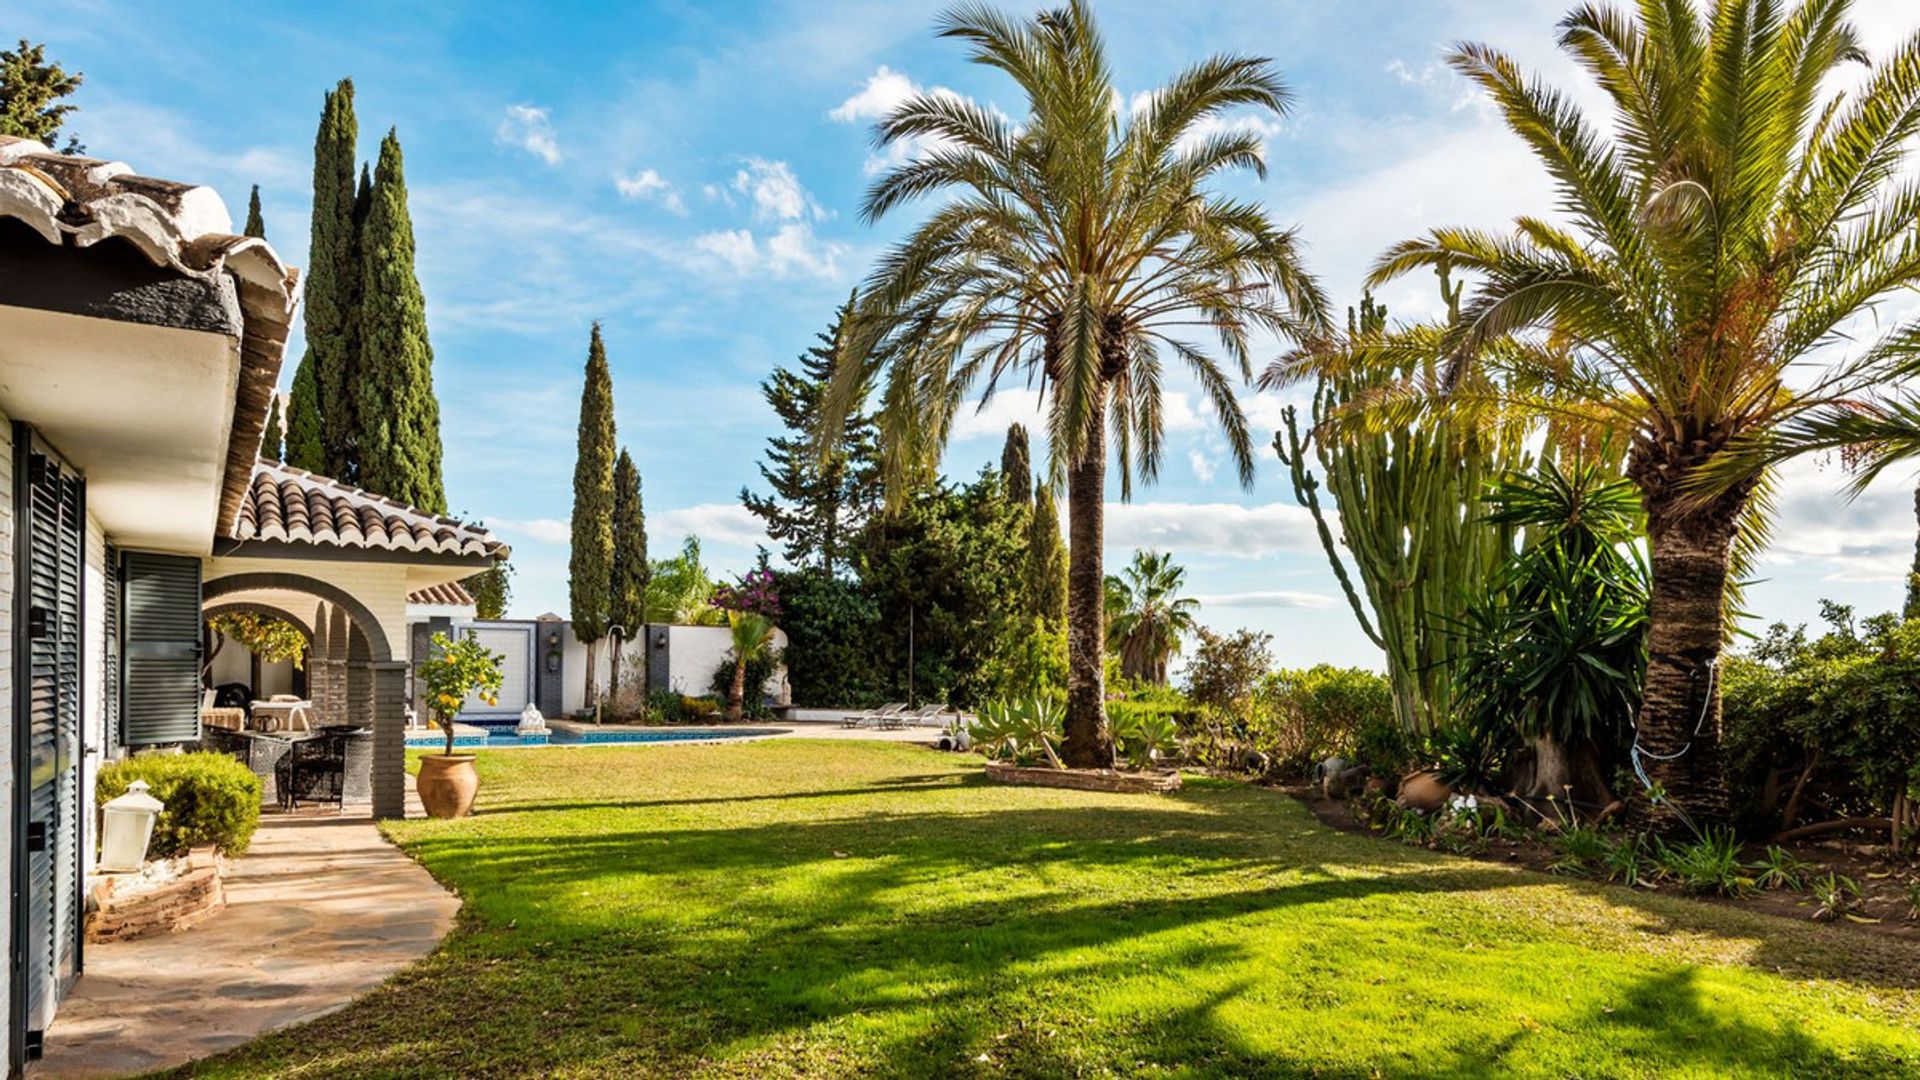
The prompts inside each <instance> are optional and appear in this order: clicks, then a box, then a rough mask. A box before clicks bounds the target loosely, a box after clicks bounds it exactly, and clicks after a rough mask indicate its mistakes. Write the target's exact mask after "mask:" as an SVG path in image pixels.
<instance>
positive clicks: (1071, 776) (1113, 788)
mask: <svg viewBox="0 0 1920 1080" xmlns="http://www.w3.org/2000/svg"><path fill="white" fill-rule="evenodd" d="M987 779H989V780H994V781H997V782H999V783H1002V784H1024V785H1027V786H1029V787H1056V788H1072V789H1074V790H1076V791H1106V792H1113V793H1116V794H1121V795H1165V794H1168V793H1170V792H1174V791H1179V790H1180V774H1179V773H1178V772H1177V771H1173V770H1167V771H1165V772H1137V773H1136V772H1120V771H1119V770H1117V769H1050V768H1043V767H1034V766H1025V765H1009V764H1007V763H1006V762H1004V761H989V762H987Z"/></svg>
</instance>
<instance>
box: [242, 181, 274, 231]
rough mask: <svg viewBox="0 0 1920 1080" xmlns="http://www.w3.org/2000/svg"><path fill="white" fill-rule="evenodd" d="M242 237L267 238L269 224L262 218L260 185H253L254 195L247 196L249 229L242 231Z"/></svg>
mask: <svg viewBox="0 0 1920 1080" xmlns="http://www.w3.org/2000/svg"><path fill="white" fill-rule="evenodd" d="M240 234H241V235H242V236H253V237H258V238H259V239H261V240H265V239H266V238H267V222H266V219H265V218H262V217H261V216H260V185H259V184H255V185H253V193H252V194H251V195H248V196H247V227H246V228H244V229H242V230H240Z"/></svg>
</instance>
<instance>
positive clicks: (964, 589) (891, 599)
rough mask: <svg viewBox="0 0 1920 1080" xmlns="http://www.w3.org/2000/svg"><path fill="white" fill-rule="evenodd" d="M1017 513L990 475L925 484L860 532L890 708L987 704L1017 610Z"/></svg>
mask: <svg viewBox="0 0 1920 1080" xmlns="http://www.w3.org/2000/svg"><path fill="white" fill-rule="evenodd" d="M1018 511H1019V508H1018V507H1017V506H1015V505H1014V504H1012V503H1010V502H1008V501H1007V498H1006V491H1005V488H1004V487H1003V485H1002V484H1001V482H1000V477H999V476H998V474H996V473H994V472H992V471H991V470H987V471H984V472H982V473H981V475H980V478H979V479H978V480H976V481H974V482H973V483H972V484H969V485H967V486H965V487H954V486H951V485H948V484H944V483H936V484H931V485H929V486H927V487H926V488H923V489H922V490H921V491H920V492H919V493H918V494H917V495H914V496H913V497H911V498H909V499H907V500H906V501H905V503H904V505H902V506H901V507H900V509H899V510H898V511H897V512H895V513H892V514H887V515H881V516H877V517H875V518H874V519H873V520H872V521H870V522H869V523H868V525H867V527H866V529H864V530H863V531H862V533H861V536H860V539H859V543H858V547H857V556H856V559H857V565H858V569H859V572H860V580H861V583H862V584H863V585H864V586H865V588H866V589H867V590H868V593H869V595H870V596H872V598H873V601H874V604H875V606H876V607H877V608H878V609H879V621H878V623H877V625H876V626H875V627H874V631H873V636H872V641H873V647H874V649H875V655H876V656H877V657H879V658H880V664H881V669H880V672H879V674H880V677H881V680H882V686H883V693H885V695H886V696H887V697H888V698H889V699H890V700H904V699H905V698H907V697H909V696H912V697H913V698H916V699H917V700H919V701H928V702H938V701H941V700H943V699H944V700H945V701H947V702H949V703H952V704H955V705H972V704H976V703H978V702H980V701H982V700H984V699H985V698H986V696H988V695H989V694H991V692H992V687H991V686H990V685H989V682H988V678H987V676H988V671H987V668H988V662H989V661H990V660H991V658H992V657H993V655H994V652H995V651H996V649H997V646H998V642H999V640H1000V638H1001V636H1002V635H1003V634H1004V633H1005V632H1006V631H1007V628H1008V626H1009V620H1010V619H1011V618H1012V617H1013V615H1014V613H1015V612H1016V611H1017V610H1018V607H1019V604H1018V599H1019V597H1018V593H1019V590H1020V588H1021V584H1020V582H1021V576H1020V568H1021V566H1022V565H1023V563H1024V560H1025V553H1026V536H1025V534H1024V531H1023V529H1022V526H1023V524H1024V521H1023V515H1022V514H1021V513H1019V512H1018ZM910 630H911V633H912V638H913V650H912V655H913V660H912V665H913V680H912V682H913V693H912V694H911V695H909V694H908V692H907V690H908V685H907V684H908V673H907V663H908V661H907V656H908V636H909V631H910Z"/></svg>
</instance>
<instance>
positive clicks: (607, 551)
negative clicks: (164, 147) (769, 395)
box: [567, 322, 614, 706]
mask: <svg viewBox="0 0 1920 1080" xmlns="http://www.w3.org/2000/svg"><path fill="white" fill-rule="evenodd" d="M613 445H614V433H613V374H612V372H610V371H609V370H608V369H607V349H606V346H605V344H603V343H602V342H601V340H600V324H599V323H597V322H596V323H594V324H593V337H592V340H591V341H590V343H589V344H588V346H587V378H586V385H585V387H583V388H582V389H581V391H580V450H579V456H578V457H577V458H576V459H575V460H574V465H573V550H572V552H571V553H570V554H569V556H568V558H567V599H568V604H569V610H570V612H571V615H572V619H573V633H574V636H575V637H577V638H579V639H580V640H581V641H582V642H584V643H585V644H586V646H587V687H586V690H587V696H586V701H587V704H588V705H589V706H592V705H593V704H594V703H596V702H597V701H598V700H599V695H598V694H597V693H596V680H595V672H594V660H595V651H596V647H597V646H598V644H599V641H600V639H601V638H603V637H605V636H607V619H608V610H609V608H610V607H611V604H610V600H611V597H610V596H609V595H608V593H609V591H610V590H611V588H612V585H613Z"/></svg>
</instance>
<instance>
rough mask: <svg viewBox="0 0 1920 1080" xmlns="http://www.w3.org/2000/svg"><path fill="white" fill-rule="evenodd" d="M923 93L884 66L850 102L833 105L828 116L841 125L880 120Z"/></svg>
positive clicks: (910, 80)
mask: <svg viewBox="0 0 1920 1080" xmlns="http://www.w3.org/2000/svg"><path fill="white" fill-rule="evenodd" d="M919 92H920V87H918V86H917V85H915V84H914V81H913V80H912V79H909V78H907V77H906V76H905V75H902V74H901V73H899V72H897V71H895V70H893V69H892V68H890V67H888V66H887V65H885V64H881V65H880V70H878V71H875V72H874V73H873V74H872V75H869V76H868V77H867V85H865V86H863V87H861V88H860V89H859V91H858V92H857V93H855V94H854V95H853V96H852V97H850V98H848V99H847V100H845V101H843V102H841V103H840V104H839V105H836V106H834V107H833V108H832V109H831V110H829V111H828V112H827V116H828V117H829V118H831V119H833V120H837V121H839V122H840V123H842V124H852V123H857V122H859V121H861V120H879V119H881V118H882V117H885V116H886V115H888V114H889V113H891V112H893V110H895V109H897V108H899V107H900V106H901V105H902V104H904V103H905V102H906V100H907V99H908V98H911V97H912V96H913V95H915V94H917V93H919Z"/></svg>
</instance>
